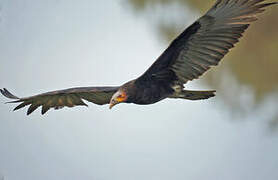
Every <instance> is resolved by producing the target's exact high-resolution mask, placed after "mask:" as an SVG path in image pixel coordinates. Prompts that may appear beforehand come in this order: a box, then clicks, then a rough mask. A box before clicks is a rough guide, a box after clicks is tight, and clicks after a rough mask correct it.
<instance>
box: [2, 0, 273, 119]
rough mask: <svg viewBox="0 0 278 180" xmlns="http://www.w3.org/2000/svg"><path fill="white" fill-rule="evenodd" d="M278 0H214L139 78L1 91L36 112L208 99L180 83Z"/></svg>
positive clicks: (211, 62)
mask: <svg viewBox="0 0 278 180" xmlns="http://www.w3.org/2000/svg"><path fill="white" fill-rule="evenodd" d="M274 4H278V3H277V2H272V3H266V2H265V0H217V1H216V3H215V4H214V5H213V6H212V8H211V9H209V11H208V12H207V13H206V14H205V15H204V16H202V17H201V18H199V19H198V20H197V21H196V22H194V23H193V24H192V25H191V26H189V27H188V28H187V29H186V30H185V31H183V32H182V33H181V34H180V35H179V36H178V37H177V38H176V39H175V40H174V41H173V42H172V43H171V44H170V46H169V47H168V48H167V49H166V50H165V51H164V52H163V53H162V55H161V56H160V57H159V58H158V59H157V60H156V61H155V62H154V63H153V64H152V66H151V67H150V68H149V69H148V70H147V71H146V72H145V73H144V74H143V75H141V76H140V77H139V78H137V79H135V80H132V81H129V82H127V83H125V84H123V85H122V86H119V87H81V88H71V89H66V90H60V91H53V92H48V93H44V94H39V95H36V96H32V97H27V98H18V97H16V96H14V95H12V94H11V93H10V92H9V91H8V90H6V89H3V90H2V89H0V90H1V93H2V94H3V95H4V96H6V97H8V98H11V99H15V101H13V102H12V103H19V102H20V103H21V104H19V105H18V106H17V107H16V108H15V109H14V110H17V109H20V108H22V107H25V106H27V105H30V107H29V108H28V111H27V114H30V113H32V112H33V111H34V110H36V109H37V108H38V107H40V106H42V114H44V113H46V112H47V111H48V110H49V109H50V108H55V109H59V108H62V107H65V106H67V107H74V106H78V105H86V104H85V103H84V102H83V100H87V101H89V102H93V103H95V104H98V105H103V104H110V108H112V107H113V106H114V105H116V104H118V103H122V102H124V103H134V104H140V105H146V104H153V103H156V102H159V101H161V100H163V99H165V98H182V99H189V100H200V99H208V98H210V97H213V96H215V94H214V93H215V91H189V90H184V84H186V83H187V82H188V81H191V80H193V79H197V78H199V77H200V76H201V75H203V74H204V73H205V72H206V71H207V70H208V69H210V68H211V67H212V66H216V65H218V63H219V61H220V60H221V59H222V58H223V57H224V56H225V55H226V54H227V53H228V52H229V50H230V49H231V48H233V47H234V44H236V43H237V42H238V41H239V38H240V37H242V34H243V33H244V31H245V30H246V29H247V28H248V27H249V25H250V23H251V22H253V21H256V20H257V17H256V15H257V14H259V13H261V12H263V11H264V10H265V9H264V8H265V7H267V6H270V5H274Z"/></svg>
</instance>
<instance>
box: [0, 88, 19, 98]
mask: <svg viewBox="0 0 278 180" xmlns="http://www.w3.org/2000/svg"><path fill="white" fill-rule="evenodd" d="M0 92H1V94H2V95H3V96H5V97H6V98H9V99H20V98H19V97H17V96H15V95H13V94H12V93H10V92H9V91H8V90H7V89H6V88H3V89H0Z"/></svg>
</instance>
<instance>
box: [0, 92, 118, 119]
mask: <svg viewBox="0 0 278 180" xmlns="http://www.w3.org/2000/svg"><path fill="white" fill-rule="evenodd" d="M118 88H119V87H80V88H71V89H65V90H59V91H52V92H47V93H43V94H39V95H36V96H31V97H27V98H18V97H16V96H15V95H13V94H11V93H10V92H9V91H8V90H7V89H5V88H4V89H3V90H2V89H0V91H1V93H2V94H3V95H4V96H6V97H7V98H10V99H15V101H12V102H9V103H21V104H19V105H18V106H17V107H16V108H14V110H18V109H20V108H23V107H25V106H27V105H30V106H29V108H28V110H27V115H29V114H31V113H32V112H33V111H35V110H36V109H37V108H38V107H40V106H42V110H41V113H42V114H45V113H46V112H47V111H48V110H49V109H50V108H54V109H60V108H63V107H65V106H66V107H74V106H87V104H85V103H84V101H83V100H87V101H89V102H92V103H95V104H98V105H103V104H109V102H110V99H111V97H112V96H113V94H114V93H115V92H116V91H117V90H118Z"/></svg>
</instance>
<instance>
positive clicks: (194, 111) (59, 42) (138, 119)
mask: <svg viewBox="0 0 278 180" xmlns="http://www.w3.org/2000/svg"><path fill="white" fill-rule="evenodd" d="M126 3H127V2H125V1H123V0H121V1H116V0H105V1H95V0H93V1H92V0H82V1H78V2H77V1H73V0H67V1H66V0H48V1H35V0H25V1H21V0H10V1H9V0H1V1H0V6H1V11H0V17H1V21H0V54H1V58H0V63H1V66H0V87H1V88H2V87H6V88H7V89H9V90H10V91H11V92H13V93H15V94H16V95H18V96H30V95H34V94H37V93H42V92H46V91H50V90H56V89H64V88H69V87H75V86H92V85H120V84H122V83H124V82H126V81H128V80H130V79H132V78H136V77H137V76H139V75H140V74H141V73H143V72H144V71H145V70H146V69H147V68H148V66H150V65H151V64H152V63H153V61H154V60H155V59H156V57H158V56H159V55H160V53H162V51H163V50H164V49H165V48H166V47H165V44H163V43H161V42H160V39H159V38H157V36H156V34H155V33H156V32H155V31H153V28H152V27H151V26H152V24H151V23H150V21H147V20H146V19H144V18H141V17H138V16H137V15H136V13H133V12H132V9H130V8H129V6H128V5H127V4H126ZM173 8H175V7H171V8H170V9H171V11H173ZM176 8H178V7H176ZM164 13H170V11H167V9H166V10H165V11H164ZM186 13H188V14H190V15H188V17H190V18H188V19H186V20H185V25H189V24H190V23H192V22H193V21H194V20H195V19H196V17H197V16H199V15H198V14H196V12H193V11H188V12H186ZM192 13H193V14H196V16H195V15H193V16H192ZM229 78H233V77H229ZM189 87H190V88H194V89H202V88H203V89H210V88H213V87H206V86H205V85H203V84H200V83H198V82H197V83H191V84H190V85H189ZM219 93H221V92H219ZM244 97H247V98H248V91H246V94H245V96H243V98H244ZM273 99H275V98H274V97H270V98H269V99H268V100H266V102H265V103H263V105H262V107H260V108H259V109H258V110H256V111H254V112H250V113H248V114H247V115H245V116H241V115H235V114H233V111H231V110H230V109H229V107H228V106H225V102H223V101H222V100H221V98H220V97H215V98H213V99H210V100H206V101H198V102H191V101H184V100H165V101H162V102H159V103H157V104H154V105H150V106H138V105H118V106H116V107H115V108H114V109H113V110H109V109H108V106H97V105H94V104H89V105H90V106H89V108H84V107H77V108H73V109H67V108H65V109H62V110H59V111H54V110H51V111H49V112H48V113H47V114H46V115H45V116H41V115H40V111H38V110H37V111H35V112H34V113H33V114H32V115H30V116H26V109H24V110H19V111H17V112H12V109H13V108H14V106H13V105H10V104H8V105H7V104H4V102H6V101H7V99H6V98H4V97H2V96H1V97H0V179H1V176H3V177H4V178H5V180H32V179H38V180H63V179H65V180H75V179H82V180H89V179H90V180H112V179H113V180H142V179H145V180H169V179H173V180H184V179H188V180H204V179H209V180H218V179H219V180H223V179H224V180H235V179H236V180H241V179H242V180H246V179H252V180H261V179H267V180H276V179H278V156H277V152H278V134H277V133H275V132H274V133H273V132H270V130H269V127H268V123H266V121H267V120H268V119H269V118H270V117H271V116H272V114H273V112H274V111H276V108H277V107H276V104H275V103H274V101H273ZM276 100H277V98H276Z"/></svg>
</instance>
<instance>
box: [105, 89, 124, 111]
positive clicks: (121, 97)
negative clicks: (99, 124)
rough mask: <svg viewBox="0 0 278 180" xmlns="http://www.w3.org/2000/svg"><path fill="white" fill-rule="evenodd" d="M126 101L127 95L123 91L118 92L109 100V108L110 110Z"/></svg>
mask: <svg viewBox="0 0 278 180" xmlns="http://www.w3.org/2000/svg"><path fill="white" fill-rule="evenodd" d="M126 100H127V94H126V93H125V92H124V91H122V90H119V91H117V92H116V93H115V94H114V95H113V96H112V98H111V100H110V106H109V108H110V109H112V107H113V106H115V105H116V104H119V103H122V102H125V101H126Z"/></svg>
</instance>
